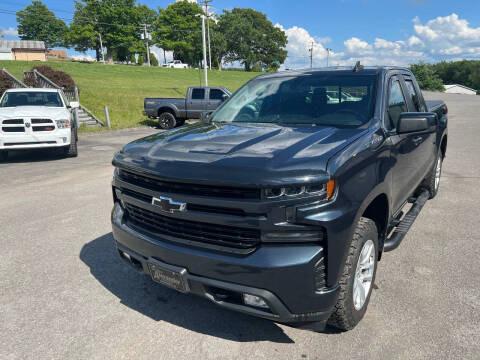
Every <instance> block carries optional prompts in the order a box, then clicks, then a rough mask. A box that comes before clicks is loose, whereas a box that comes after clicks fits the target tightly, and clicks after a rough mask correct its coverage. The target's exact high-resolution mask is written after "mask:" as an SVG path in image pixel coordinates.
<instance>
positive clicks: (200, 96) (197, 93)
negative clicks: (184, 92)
mask: <svg viewBox="0 0 480 360" xmlns="http://www.w3.org/2000/svg"><path fill="white" fill-rule="evenodd" d="M204 99H205V89H199V88H196V89H193V90H192V100H204Z"/></svg>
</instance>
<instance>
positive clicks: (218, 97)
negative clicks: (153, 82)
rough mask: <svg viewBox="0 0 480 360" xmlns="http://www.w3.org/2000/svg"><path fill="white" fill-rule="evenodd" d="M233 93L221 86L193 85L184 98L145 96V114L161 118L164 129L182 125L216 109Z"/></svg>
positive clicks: (153, 117) (160, 121)
mask: <svg viewBox="0 0 480 360" xmlns="http://www.w3.org/2000/svg"><path fill="white" fill-rule="evenodd" d="M231 95H232V93H231V92H230V90H228V89H227V88H224V87H220V86H192V87H189V88H188V89H187V96H186V98H185V99H182V98H145V100H144V111H143V114H144V115H146V116H148V117H149V118H150V119H159V125H160V127H161V128H162V129H173V128H174V127H175V126H181V125H183V124H184V123H185V120H187V119H200V115H201V114H202V113H203V112H204V111H211V110H215V109H216V108H217V107H218V106H220V104H221V103H222V102H223V101H225V100H226V99H228V98H229V97H230V96H231Z"/></svg>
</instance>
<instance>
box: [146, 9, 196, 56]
mask: <svg viewBox="0 0 480 360" xmlns="http://www.w3.org/2000/svg"><path fill="white" fill-rule="evenodd" d="M198 14H204V12H203V10H202V9H201V8H200V6H198V4H196V3H191V2H188V1H179V2H175V3H173V4H171V5H169V6H168V7H167V8H166V9H160V10H159V16H158V18H157V20H156V21H155V23H154V29H155V30H154V32H153V40H154V43H156V44H157V45H158V46H159V47H161V48H162V49H164V50H167V51H173V56H174V59H177V60H181V61H182V62H184V63H187V64H198V62H199V61H200V60H201V59H202V22H201V18H200V17H199V16H197V15H198Z"/></svg>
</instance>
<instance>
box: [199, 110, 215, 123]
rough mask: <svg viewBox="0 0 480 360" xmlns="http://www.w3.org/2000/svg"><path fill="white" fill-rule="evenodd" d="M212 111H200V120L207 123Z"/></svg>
mask: <svg viewBox="0 0 480 360" xmlns="http://www.w3.org/2000/svg"><path fill="white" fill-rule="evenodd" d="M212 114H213V111H202V113H201V114H200V122H203V123H209V122H210V120H211V117H212Z"/></svg>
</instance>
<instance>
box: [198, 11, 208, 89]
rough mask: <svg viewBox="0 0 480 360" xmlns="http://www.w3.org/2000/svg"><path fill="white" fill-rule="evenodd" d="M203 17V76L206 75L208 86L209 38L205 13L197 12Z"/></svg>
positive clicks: (206, 84)
mask: <svg viewBox="0 0 480 360" xmlns="http://www.w3.org/2000/svg"><path fill="white" fill-rule="evenodd" d="M196 16H200V17H201V18H202V42H203V76H204V77H205V86H208V71H207V66H208V64H207V39H206V38H205V18H206V16H205V15H203V14H197V15H196Z"/></svg>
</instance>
